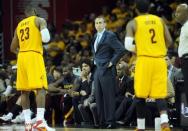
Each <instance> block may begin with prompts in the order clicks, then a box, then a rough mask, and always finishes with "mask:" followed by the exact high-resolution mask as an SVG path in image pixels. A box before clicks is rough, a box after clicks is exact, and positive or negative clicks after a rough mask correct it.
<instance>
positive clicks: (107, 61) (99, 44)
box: [92, 16, 125, 128]
mask: <svg viewBox="0 0 188 131" xmlns="http://www.w3.org/2000/svg"><path fill="white" fill-rule="evenodd" d="M105 27H106V22H105V19H104V18H103V17H101V16H99V17H97V18H96V19H95V28H96V30H97V33H96V34H95V36H94V39H93V42H92V50H93V54H94V64H95V65H96V70H95V74H94V86H95V87H96V104H97V111H98V114H99V121H100V124H101V125H104V124H106V128H115V116H114V114H115V92H116V91H115V90H116V89H115V88H116V66H115V65H116V63H117V62H118V61H119V59H120V58H121V56H123V55H124V52H125V48H124V46H123V45H122V44H121V42H120V41H119V40H118V39H117V37H116V35H115V34H114V33H113V32H111V31H107V30H106V29H105Z"/></svg>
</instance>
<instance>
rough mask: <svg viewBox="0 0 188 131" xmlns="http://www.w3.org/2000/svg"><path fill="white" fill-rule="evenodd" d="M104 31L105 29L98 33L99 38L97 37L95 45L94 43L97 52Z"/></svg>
mask: <svg viewBox="0 0 188 131" xmlns="http://www.w3.org/2000/svg"><path fill="white" fill-rule="evenodd" d="M104 31H105V29H103V31H101V32H97V37H96V39H95V43H94V49H95V52H96V51H97V46H98V44H99V42H100V40H101V38H102V35H103V33H104Z"/></svg>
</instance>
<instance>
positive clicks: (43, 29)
mask: <svg viewBox="0 0 188 131" xmlns="http://www.w3.org/2000/svg"><path fill="white" fill-rule="evenodd" d="M35 22H36V26H37V27H38V28H39V30H40V33H41V36H42V42H44V43H47V42H49V41H50V33H49V31H48V29H47V24H46V21H45V20H44V19H43V18H40V17H37V18H36V20H35Z"/></svg>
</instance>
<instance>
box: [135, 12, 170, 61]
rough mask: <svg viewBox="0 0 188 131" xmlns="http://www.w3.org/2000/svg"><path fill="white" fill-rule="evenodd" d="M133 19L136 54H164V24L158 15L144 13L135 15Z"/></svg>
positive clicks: (159, 55) (152, 55) (155, 55)
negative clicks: (134, 23)
mask: <svg viewBox="0 0 188 131" xmlns="http://www.w3.org/2000/svg"><path fill="white" fill-rule="evenodd" d="M135 21H136V32H135V43H136V50H137V56H149V57H163V56H166V52H167V49H166V45H165V38H164V25H163V23H162V21H161V19H160V17H158V16H155V15H150V14H146V15H141V16H138V17H136V18H135Z"/></svg>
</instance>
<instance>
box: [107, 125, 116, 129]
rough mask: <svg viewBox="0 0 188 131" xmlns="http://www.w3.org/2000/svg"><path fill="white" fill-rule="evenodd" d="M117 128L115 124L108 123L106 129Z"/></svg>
mask: <svg viewBox="0 0 188 131" xmlns="http://www.w3.org/2000/svg"><path fill="white" fill-rule="evenodd" d="M115 128H116V126H115V124H108V125H107V126H106V129H115Z"/></svg>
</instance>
